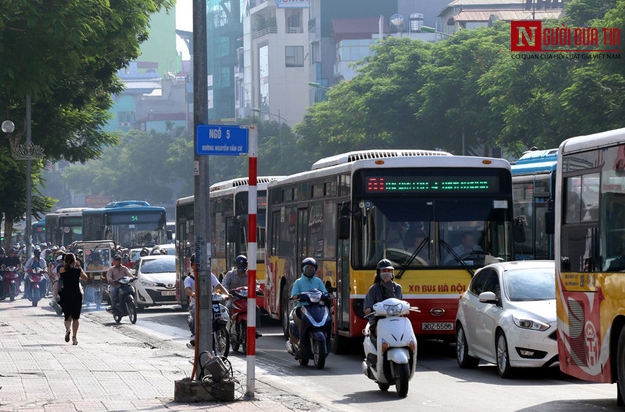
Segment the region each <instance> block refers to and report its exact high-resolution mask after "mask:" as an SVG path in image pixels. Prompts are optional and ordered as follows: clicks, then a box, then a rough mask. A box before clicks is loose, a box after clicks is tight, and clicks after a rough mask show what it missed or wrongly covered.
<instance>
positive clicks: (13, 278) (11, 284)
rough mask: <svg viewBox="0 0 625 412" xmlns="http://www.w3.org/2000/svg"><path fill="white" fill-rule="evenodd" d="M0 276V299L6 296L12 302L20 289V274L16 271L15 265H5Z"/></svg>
mask: <svg viewBox="0 0 625 412" xmlns="http://www.w3.org/2000/svg"><path fill="white" fill-rule="evenodd" d="M0 277H2V292H1V293H0V295H1V297H0V300H4V299H6V298H7V297H8V298H9V300H10V301H11V302H13V301H14V300H15V297H16V296H17V294H18V293H19V291H20V288H19V284H20V275H19V273H18V272H17V267H16V266H8V267H6V268H5V270H4V271H3V272H0Z"/></svg>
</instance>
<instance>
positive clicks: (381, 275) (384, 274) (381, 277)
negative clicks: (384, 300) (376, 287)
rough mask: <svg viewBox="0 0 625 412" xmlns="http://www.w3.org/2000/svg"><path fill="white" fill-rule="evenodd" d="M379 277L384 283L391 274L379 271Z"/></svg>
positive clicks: (390, 277) (391, 277) (391, 276)
mask: <svg viewBox="0 0 625 412" xmlns="http://www.w3.org/2000/svg"><path fill="white" fill-rule="evenodd" d="M380 279H382V280H383V281H384V282H385V283H386V281H387V280H390V279H393V274H392V273H388V272H381V273H380Z"/></svg>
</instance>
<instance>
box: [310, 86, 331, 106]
mask: <svg viewBox="0 0 625 412" xmlns="http://www.w3.org/2000/svg"><path fill="white" fill-rule="evenodd" d="M308 85H309V86H310V87H314V88H315V89H317V90H315V103H317V102H320V101H322V100H325V97H326V92H327V91H328V90H330V88H329V87H327V86H322V85H320V84H319V83H316V82H308Z"/></svg>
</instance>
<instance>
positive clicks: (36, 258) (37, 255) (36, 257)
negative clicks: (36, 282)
mask: <svg viewBox="0 0 625 412" xmlns="http://www.w3.org/2000/svg"><path fill="white" fill-rule="evenodd" d="M46 266H47V265H46V262H45V260H44V259H42V258H41V249H40V248H39V246H35V249H34V250H33V256H32V257H31V258H30V259H28V261H27V262H26V264H25V265H24V272H26V275H25V276H24V296H22V299H28V298H30V276H31V274H32V272H31V271H32V270H33V269H35V268H41V269H44V270H45V269H46V268H47V267H46ZM46 280H47V274H46V273H45V272H44V281H43V282H44V285H43V287H42V289H43V290H46V288H45V283H46Z"/></svg>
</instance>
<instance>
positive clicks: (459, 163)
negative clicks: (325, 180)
mask: <svg viewBox="0 0 625 412" xmlns="http://www.w3.org/2000/svg"><path fill="white" fill-rule="evenodd" d="M437 153H444V152H437ZM415 167H417V168H428V167H430V168H443V167H450V168H457V169H458V170H460V169H461V168H463V167H467V168H468V167H472V168H475V167H488V168H504V169H507V170H510V163H509V162H508V161H507V160H505V159H500V158H492V157H477V156H454V155H437V156H423V157H422V158H421V159H419V162H418V163H417V162H416V161H415V157H408V156H405V157H392V158H390V159H388V160H385V161H381V159H380V158H372V159H367V160H357V161H352V162H348V163H343V164H338V165H335V166H328V167H325V168H320V169H313V170H309V171H304V172H300V173H296V174H293V175H290V176H288V177H285V178H284V179H280V180H275V181H273V182H270V183H269V185H268V187H270V188H271V187H275V186H279V185H280V184H282V183H284V184H288V183H293V182H300V181H303V180H307V179H311V178H315V177H323V176H329V175H334V174H338V173H342V172H345V171H348V170H349V171H353V170H356V169H384V168H415Z"/></svg>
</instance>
